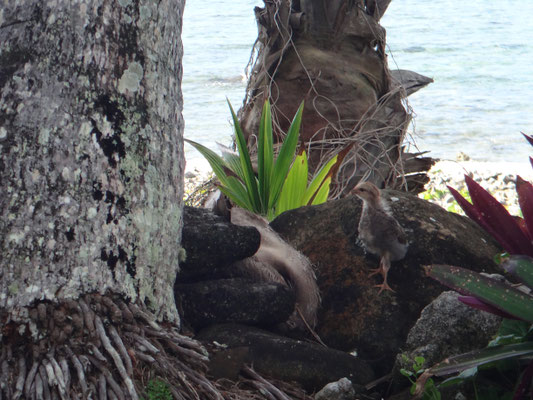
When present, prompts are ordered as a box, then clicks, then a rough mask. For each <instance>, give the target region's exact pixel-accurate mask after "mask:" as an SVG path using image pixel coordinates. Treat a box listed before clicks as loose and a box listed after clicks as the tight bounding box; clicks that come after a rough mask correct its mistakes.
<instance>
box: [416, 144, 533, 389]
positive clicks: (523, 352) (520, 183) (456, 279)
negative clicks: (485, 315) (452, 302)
mask: <svg viewBox="0 0 533 400" xmlns="http://www.w3.org/2000/svg"><path fill="white" fill-rule="evenodd" d="M524 136H525V137H526V139H527V140H528V142H529V143H530V144H531V145H533V136H528V135H524ZM530 161H531V164H532V166H533V159H532V158H531V157H530ZM465 180H466V184H467V187H468V191H469V195H470V198H471V201H472V202H471V203H470V202H469V201H468V200H466V199H465V198H464V197H463V196H461V194H460V193H459V192H457V191H456V190H455V189H453V188H451V187H449V189H450V191H451V193H452V194H453V196H454V198H455V199H456V200H457V202H458V203H459V205H460V206H461V207H462V208H463V210H464V212H465V214H466V215H467V216H468V217H470V218H471V219H472V220H474V221H475V222H476V223H478V224H479V225H480V226H481V227H482V228H483V229H485V230H486V231H487V232H488V233H489V234H491V235H492V236H493V237H494V238H495V239H496V240H497V241H498V242H499V243H500V244H501V245H502V247H503V248H504V249H505V251H506V252H507V254H505V255H504V256H503V257H501V258H500V265H501V267H502V269H503V270H504V271H505V272H506V273H507V275H508V276H509V277H510V278H511V279H513V280H514V281H516V282H517V284H512V283H510V282H508V281H506V280H497V279H495V278H492V277H488V276H485V275H482V274H479V273H477V272H473V271H470V270H468V269H465V268H460V267H455V266H450V265H431V266H427V267H425V268H426V273H427V274H428V276H430V277H432V278H434V279H437V280H438V281H440V282H441V283H443V284H445V285H447V286H449V287H451V288H453V289H454V290H456V291H458V292H459V293H461V294H462V295H463V296H460V297H459V300H460V301H462V302H463V303H465V304H467V305H469V306H471V307H474V308H478V309H481V310H484V311H487V312H491V313H493V314H497V315H500V316H502V317H504V318H505V319H504V322H503V323H502V326H501V327H500V331H499V332H498V336H497V337H496V339H495V340H493V341H492V342H491V343H490V344H489V346H488V347H487V348H485V349H481V350H476V351H473V352H471V353H467V354H461V355H458V356H455V357H450V358H448V359H446V360H445V361H443V362H441V363H439V364H437V365H435V366H433V367H432V368H430V369H429V370H427V371H426V372H425V373H424V374H422V376H421V378H420V379H419V382H418V393H422V392H423V390H424V389H423V388H424V385H425V381H426V379H428V378H429V376H431V375H436V376H441V375H447V374H451V373H458V372H460V373H461V374H460V375H458V376H457V377H454V378H451V379H448V380H447V381H444V382H443V383H442V384H441V386H442V385H446V384H453V383H457V382H461V381H463V380H465V379H470V378H472V377H473V376H475V375H476V374H477V372H478V368H481V367H483V366H490V367H494V366H495V365H501V362H503V360H510V359H513V360H516V363H518V365H522V364H523V362H524V361H525V362H527V363H528V366H527V367H526V368H523V367H522V368H518V371H517V372H516V375H517V376H518V375H520V379H519V380H518V382H517V384H516V385H515V386H514V387H513V388H512V391H513V392H514V395H513V396H512V398H513V399H520V398H522V397H523V396H525V394H526V392H527V390H528V388H529V386H530V384H531V380H532V377H533V325H532V324H533V295H532V290H533V258H532V257H533V185H532V184H531V183H530V182H527V181H525V180H524V179H522V178H521V177H520V176H517V178H516V190H517V193H518V199H519V200H518V202H519V205H520V208H521V212H522V215H523V218H522V217H516V216H512V215H510V214H509V212H508V211H507V210H506V209H505V207H504V206H503V205H501V204H500V203H499V202H498V201H497V200H496V199H495V198H494V197H493V196H491V195H490V193H488V192H487V191H486V190H485V189H483V188H482V187H481V186H480V185H479V184H477V183H476V182H475V181H474V180H473V179H472V178H470V177H469V176H465ZM515 367H516V364H515Z"/></svg>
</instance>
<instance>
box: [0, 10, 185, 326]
mask: <svg viewBox="0 0 533 400" xmlns="http://www.w3.org/2000/svg"><path fill="white" fill-rule="evenodd" d="M183 5H184V4H183V1H162V2H152V1H133V0H118V1H105V0H94V1H82V2H74V3H71V2H65V1H59V2H40V1H30V0H26V1H11V2H8V3H6V4H4V6H3V8H2V10H1V11H0V185H1V191H2V194H3V195H2V196H0V231H2V236H1V237H0V252H1V253H2V257H1V258H0V271H1V272H0V309H7V310H15V309H19V308H21V307H26V306H28V305H30V304H31V303H32V302H34V301H36V300H51V301H57V300H62V299H73V298H74V299H75V298H77V297H78V296H79V295H80V294H81V293H90V292H99V293H105V292H106V291H111V292H113V293H117V294H121V295H123V296H124V297H125V298H128V299H130V300H132V301H136V300H140V301H141V302H142V303H144V304H146V305H147V306H148V307H149V308H150V309H151V310H152V311H154V312H155V313H156V314H157V315H158V317H159V318H166V319H167V320H171V321H175V322H177V321H178V314H177V312H176V309H175V306H174V300H173V293H172V282H173V280H174V277H175V274H176V272H177V269H178V252H179V242H180V234H181V210H182V194H183V183H182V176H183V168H184V155H183V149H182V131H183V121H182V116H181V109H182V96H181V87H180V83H181V73H182V71H181V56H182V44H181V39H180V34H181V18H182V10H183Z"/></svg>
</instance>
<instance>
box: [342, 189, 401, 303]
mask: <svg viewBox="0 0 533 400" xmlns="http://www.w3.org/2000/svg"><path fill="white" fill-rule="evenodd" d="M352 193H353V194H355V195H357V197H359V198H360V199H361V200H363V211H362V213H361V219H360V220H359V240H361V242H362V243H363V245H364V246H365V248H366V250H368V251H369V252H370V253H372V254H375V255H377V256H379V257H381V259H380V262H379V268H376V269H374V270H373V271H372V273H371V274H370V275H369V276H373V275H376V274H381V275H382V276H383V283H382V284H381V285H376V287H379V288H380V290H379V293H381V292H382V291H383V290H390V291H392V292H394V290H392V288H391V287H390V286H389V284H388V283H387V273H388V272H389V269H390V264H391V261H398V260H401V259H402V258H404V257H405V254H406V253H407V247H408V244H407V238H406V236H405V232H404V230H403V228H402V227H401V226H400V224H399V223H398V221H396V219H395V218H394V217H393V216H392V213H391V211H390V209H389V206H388V204H387V203H386V202H385V201H384V200H383V199H382V198H381V194H380V190H379V189H378V188H377V187H376V186H375V185H374V184H372V183H370V182H363V183H359V184H358V185H357V186H356V187H355V188H354V189H353V190H352Z"/></svg>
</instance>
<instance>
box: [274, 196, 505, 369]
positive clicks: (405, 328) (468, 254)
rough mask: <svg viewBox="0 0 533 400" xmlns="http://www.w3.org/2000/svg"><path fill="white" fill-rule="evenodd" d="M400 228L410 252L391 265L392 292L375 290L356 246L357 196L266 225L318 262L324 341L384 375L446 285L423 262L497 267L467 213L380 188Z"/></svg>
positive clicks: (487, 241) (489, 243)
mask: <svg viewBox="0 0 533 400" xmlns="http://www.w3.org/2000/svg"><path fill="white" fill-rule="evenodd" d="M383 197H384V198H386V199H388V201H389V203H390V207H391V210H392V212H393V214H394V216H395V217H396V219H397V220H398V221H399V222H400V224H401V225H402V226H403V228H404V229H405V231H406V233H407V236H408V241H409V250H408V252H407V256H406V257H405V259H403V260H401V261H399V262H395V263H393V264H392V268H391V270H390V272H389V279H388V281H389V284H390V285H391V286H392V288H393V289H394V290H395V292H384V293H382V294H381V295H379V294H378V290H377V289H376V288H375V287H374V285H376V284H377V283H381V277H380V276H374V277H369V272H370V269H372V268H376V267H378V265H379V259H378V258H377V257H375V256H373V255H371V254H365V251H364V250H363V248H362V247H361V246H360V245H359V244H358V243H357V237H358V231H357V226H358V222H359V218H360V213H361V201H360V200H359V199H357V198H356V197H355V196H348V197H345V198H343V199H341V200H336V201H330V202H328V203H325V204H322V205H319V206H310V207H302V208H299V209H296V210H291V211H288V212H285V213H283V214H281V215H280V216H279V217H278V218H276V219H275V220H274V221H272V223H271V226H272V227H273V228H274V230H276V231H277V232H278V233H279V234H280V235H281V236H282V237H283V238H285V239H286V240H287V241H288V242H289V243H290V244H292V245H293V246H294V247H296V248H297V249H298V250H300V251H301V252H302V253H303V254H305V255H306V256H307V257H308V258H309V259H310V260H311V262H312V263H313V264H314V265H316V266H317V282H318V285H319V288H320V292H321V296H322V305H321V309H320V310H319V315H318V325H317V327H316V330H317V333H318V335H319V336H320V337H321V338H322V340H323V341H324V342H325V343H326V344H327V345H329V346H332V347H334V348H337V349H341V350H346V351H352V350H356V351H357V353H358V354H359V355H360V356H361V357H362V358H364V359H368V360H373V366H374V368H375V370H376V373H377V374H379V375H381V374H382V375H385V374H386V373H388V372H390V370H391V368H392V366H393V364H394V360H395V358H396V355H397V354H398V352H399V351H400V348H401V347H402V346H403V345H404V343H405V340H406V338H407V334H408V333H409V330H410V329H411V327H412V326H413V325H414V324H415V322H416V321H417V319H418V318H419V316H420V313H421V311H422V309H423V308H424V307H425V306H426V305H428V304H429V303H430V302H431V301H432V300H433V299H435V298H436V297H437V296H438V295H439V294H440V293H441V292H442V291H444V290H445V288H444V287H443V286H442V285H440V284H439V283H438V282H436V281H435V280H433V279H430V278H427V277H426V276H425V273H424V270H423V268H422V266H423V265H428V264H433V263H435V264H452V265H457V266H463V267H468V268H471V269H473V270H475V271H479V272H481V271H484V272H489V273H492V272H496V271H498V268H497V266H496V265H495V264H494V262H493V260H492V259H493V256H494V255H495V254H496V253H498V251H500V248H499V246H498V245H497V243H496V242H495V241H494V240H493V239H492V238H491V237H490V236H489V235H488V234H487V233H485V232H484V231H483V230H482V229H480V228H479V227H478V226H477V225H476V224H475V223H474V222H472V221H471V220H469V219H468V218H466V217H463V216H460V215H457V214H453V213H449V212H447V211H446V210H444V209H443V208H441V207H439V206H437V205H434V204H431V203H429V202H427V201H425V200H422V199H419V198H417V197H416V196H413V195H410V194H408V193H404V192H397V191H389V190H384V191H383Z"/></svg>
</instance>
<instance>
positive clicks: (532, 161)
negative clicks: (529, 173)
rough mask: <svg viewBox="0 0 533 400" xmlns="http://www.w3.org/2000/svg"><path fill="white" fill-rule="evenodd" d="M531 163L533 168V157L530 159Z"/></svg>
mask: <svg viewBox="0 0 533 400" xmlns="http://www.w3.org/2000/svg"><path fill="white" fill-rule="evenodd" d="M529 163H530V164H531V167H533V157H529Z"/></svg>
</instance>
